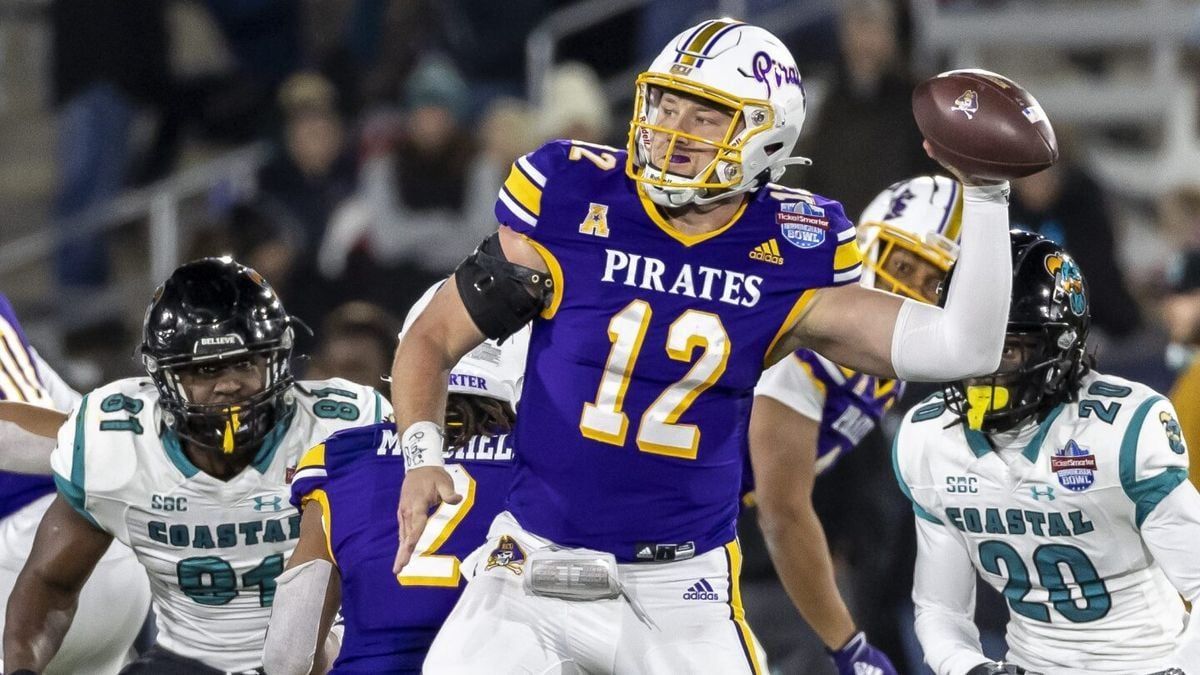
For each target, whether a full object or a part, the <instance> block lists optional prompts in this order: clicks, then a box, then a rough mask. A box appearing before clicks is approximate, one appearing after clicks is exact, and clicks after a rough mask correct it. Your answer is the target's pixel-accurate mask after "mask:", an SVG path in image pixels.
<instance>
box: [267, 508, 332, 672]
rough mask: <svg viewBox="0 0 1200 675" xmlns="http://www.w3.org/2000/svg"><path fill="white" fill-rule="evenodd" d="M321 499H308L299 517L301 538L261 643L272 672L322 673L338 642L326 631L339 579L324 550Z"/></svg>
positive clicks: (329, 664)
mask: <svg viewBox="0 0 1200 675" xmlns="http://www.w3.org/2000/svg"><path fill="white" fill-rule="evenodd" d="M324 519H325V512H324V507H323V506H322V505H321V502H320V501H319V500H317V499H309V500H308V501H307V502H306V504H305V506H304V515H303V516H301V518H300V540H299V541H297V542H296V549H295V550H294V551H292V557H291V558H290V559H289V560H288V564H287V568H286V569H285V570H284V572H283V574H280V575H279V576H278V577H277V578H276V579H275V584H276V585H275V601H274V603H273V605H272V609H271V620H270V623H269V624H268V625H267V638H266V642H265V643H264V645H263V668H264V669H265V670H266V672H268V673H272V675H274V674H276V673H279V674H281V675H306V674H307V673H326V672H329V670H330V669H332V668H333V662H334V661H335V660H336V659H337V655H338V650H339V648H340V646H341V639H340V636H337V635H334V634H332V633H331V632H330V628H331V627H332V625H333V620H334V618H335V617H336V616H337V611H338V607H339V606H341V604H342V580H341V575H340V574H339V573H338V569H337V566H336V564H335V563H334V560H333V557H332V554H331V553H330V551H329V543H328V535H327V534H326V530H325V524H324V522H323V521H324Z"/></svg>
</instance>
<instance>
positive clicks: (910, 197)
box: [858, 176, 962, 305]
mask: <svg viewBox="0 0 1200 675" xmlns="http://www.w3.org/2000/svg"><path fill="white" fill-rule="evenodd" d="M961 231H962V186H961V185H959V183H958V182H957V181H955V180H952V179H950V178H946V177H944V176H917V177H916V178H910V179H908V180H902V181H900V182H899V183H895V184H893V185H892V186H891V187H889V188H888V189H886V190H884V191H883V192H881V193H879V195H877V196H876V197H875V199H873V200H871V203H870V204H868V205H867V208H866V209H865V210H863V212H862V216H861V217H860V218H859V219H858V246H859V248H860V249H862V252H863V273H862V285H863V286H866V287H868V288H880V287H881V286H880V285H879V284H876V280H877V279H879V280H882V281H884V282H886V283H889V284H891V289H890V290H891V292H893V293H896V294H899V295H905V296H908V297H910V298H913V299H914V300H920V301H922V302H927V303H929V304H931V305H933V304H937V300H938V299H937V298H927V297H924V295H923V294H922V293H921V292H919V291H918V290H916V289H914V288H912V287H910V286H909V285H908V284H906V283H904V281H903V280H900V279H897V278H896V277H895V276H893V275H891V274H889V273H888V272H887V271H886V270H885V264H886V263H887V260H888V257H889V256H890V255H891V254H892V251H894V250H896V249H897V248H900V249H904V250H907V251H911V252H912V253H914V254H915V255H917V256H920V257H921V258H922V259H924V260H925V261H927V262H929V263H930V264H932V265H933V266H935V267H937V268H938V269H940V270H941V271H942V272H947V271H949V269H950V266H951V265H953V264H954V261H955V260H956V259H957V258H958V238H959V233H960V232H961ZM884 290H888V289H887V288H886V287H884Z"/></svg>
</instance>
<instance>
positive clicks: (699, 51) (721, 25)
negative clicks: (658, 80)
mask: <svg viewBox="0 0 1200 675" xmlns="http://www.w3.org/2000/svg"><path fill="white" fill-rule="evenodd" d="M737 23H740V22H738V21H713V22H712V23H710V24H708V25H707V26H705V27H704V28H701V29H700V32H699V33H697V34H696V35H695V37H693V38H692V40H691V42H688V45H687V47H684V50H683V52H681V53H680V54H679V56H677V57H676V59H675V63H679V64H682V65H685V66H695V65H696V60H697V59H701V58H704V50H705V48H706V47H707V46H708V42H709V40H712V39H713V38H714V37H715V36H716V34H717V33H720V32H721V31H722V30H724V29H725V28H728V27H729V26H733V25H735V24H737Z"/></svg>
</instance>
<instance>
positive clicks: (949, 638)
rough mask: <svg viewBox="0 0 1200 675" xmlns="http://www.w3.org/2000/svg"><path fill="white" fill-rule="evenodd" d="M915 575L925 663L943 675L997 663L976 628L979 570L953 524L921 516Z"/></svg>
mask: <svg viewBox="0 0 1200 675" xmlns="http://www.w3.org/2000/svg"><path fill="white" fill-rule="evenodd" d="M913 520H914V521H915V522H916V524H917V562H916V567H915V569H914V570H913V593H912V598H913V605H914V606H915V607H916V622H915V628H916V631H917V639H918V640H920V642H921V649H923V650H924V651H925V662H926V663H928V664H929V667H930V668H932V669H933V672H935V673H937V674H938V675H957V674H959V673H966V672H968V671H970V670H971V669H972V668H975V667H976V666H979V665H981V664H985V663H990V662H991V659H989V658H988V657H987V656H985V655H984V654H983V649H982V648H981V646H980V643H979V629H978V628H977V627H976V626H975V621H974V619H973V617H974V616H975V566H974V565H973V564H972V563H971V558H970V556H969V555H967V549H966V547H964V546H963V545H962V542H961V541H959V540H958V538H957V537H956V536H955V534H954V533H953V532H951V531H950V530H949V528H948V526H947V525H945V524H943V523H936V522H932V521H929V520H926V519H923V518H921V517H920V516H918V517H916V518H914V519H913Z"/></svg>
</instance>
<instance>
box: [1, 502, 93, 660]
mask: <svg viewBox="0 0 1200 675" xmlns="http://www.w3.org/2000/svg"><path fill="white" fill-rule="evenodd" d="M111 543H112V536H111V535H109V534H108V533H106V532H103V531H101V530H100V529H98V528H97V527H96V526H95V525H93V524H92V523H90V522H88V521H87V520H86V519H85V518H84V517H83V516H82V515H80V514H79V513H78V512H77V511H75V509H74V508H73V507H72V506H71V505H70V504H68V503H67V502H66V500H64V499H63V497H62V496H61V495H59V496H57V497H55V498H54V501H53V502H52V503H51V504H50V508H49V509H47V510H46V515H45V516H43V517H42V523H41V525H39V526H38V531H37V536H36V537H35V539H34V542H33V551H32V552H31V553H30V555H29V559H28V560H27V561H25V567H24V568H22V569H21V574H20V575H19V576H18V577H17V582H16V585H15V586H14V587H13V590H12V594H10V595H9V597H8V611H7V614H6V616H5V623H4V668H5V669H6V671H7V672H12V671H19V670H22V669H28V670H31V671H33V672H39V673H40V672H42V670H44V669H45V667H46V664H48V663H49V662H50V659H52V658H54V655H55V654H56V653H58V648H59V647H60V646H61V645H62V641H63V638H64V637H65V636H66V634H67V629H69V628H70V627H71V621H72V619H74V617H75V608H76V606H77V605H78V601H79V592H80V590H82V589H83V584H84V582H86V581H87V579H88V577H89V576H91V574H92V569H93V568H94V567H95V566H96V563H98V562H99V561H100V558H101V557H103V556H104V552H105V551H107V550H108V546H109V544H111Z"/></svg>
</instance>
